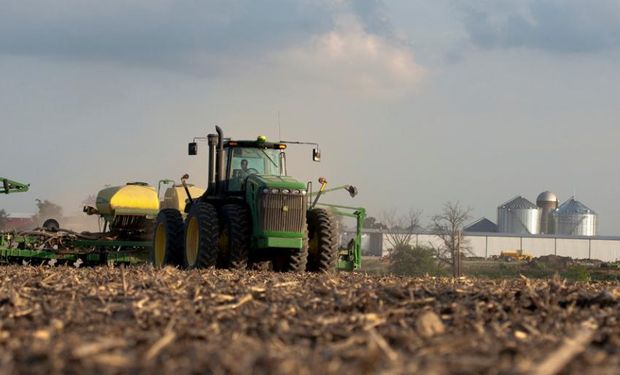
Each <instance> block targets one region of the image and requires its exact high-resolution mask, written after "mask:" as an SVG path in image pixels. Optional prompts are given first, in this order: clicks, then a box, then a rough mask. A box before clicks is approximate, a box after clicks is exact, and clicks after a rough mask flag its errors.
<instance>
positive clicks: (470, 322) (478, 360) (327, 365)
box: [0, 266, 620, 374]
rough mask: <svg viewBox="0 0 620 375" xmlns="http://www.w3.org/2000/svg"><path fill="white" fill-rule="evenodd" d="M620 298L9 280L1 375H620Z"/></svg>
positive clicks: (61, 276) (605, 286)
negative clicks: (34, 374) (213, 374)
mask: <svg viewBox="0 0 620 375" xmlns="http://www.w3.org/2000/svg"><path fill="white" fill-rule="evenodd" d="M619 298H620V287H619V285H618V284H614V283H590V284H574V283H568V282H564V281H562V280H560V279H555V280H551V281H533V280H527V279H517V280H513V281H484V280H469V279H463V280H458V281H452V280H450V279H432V278H426V279H409V278H396V277H377V276H366V275H363V274H340V275H337V276H326V275H314V274H306V275H296V274H278V273H270V272H229V271H212V270H209V271H180V270H177V269H173V268H166V269H163V270H155V269H152V268H150V267H146V266H144V267H128V268H126V269H125V268H118V267H117V268H109V267H99V268H77V269H76V268H71V267H30V266H2V267H0V372H3V373H45V374H49V373H82V374H83V373H143V374H151V373H175V374H184V373H215V374H220V373H234V374H247V373H256V374H263V373H290V374H310V373H313V374H319V373H341V374H347V373H413V372H419V373H428V374H469V373H471V374H474V373H475V374H477V373H487V374H526V373H539V374H552V373H558V372H561V373H568V374H586V373H591V374H605V373H608V374H617V373H618V371H619V370H618V369H619V368H620V326H619V325H618V319H620V310H619V305H618V301H619Z"/></svg>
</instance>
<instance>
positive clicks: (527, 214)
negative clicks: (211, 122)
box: [497, 196, 541, 234]
mask: <svg viewBox="0 0 620 375" xmlns="http://www.w3.org/2000/svg"><path fill="white" fill-rule="evenodd" d="M540 211H541V209H540V208H539V207H537V206H536V205H535V204H534V203H532V202H530V201H529V200H527V199H525V198H523V197H521V196H518V197H516V198H514V199H512V200H510V201H508V202H506V203H504V204H502V205H501V206H499V207H497V227H498V228H497V229H498V232H502V233H517V234H538V233H540Z"/></svg>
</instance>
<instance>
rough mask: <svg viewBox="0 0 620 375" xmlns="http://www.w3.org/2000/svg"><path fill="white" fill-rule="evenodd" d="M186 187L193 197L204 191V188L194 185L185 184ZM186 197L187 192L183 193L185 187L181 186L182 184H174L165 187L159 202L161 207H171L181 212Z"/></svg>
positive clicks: (183, 208)
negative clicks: (162, 198)
mask: <svg viewBox="0 0 620 375" xmlns="http://www.w3.org/2000/svg"><path fill="white" fill-rule="evenodd" d="M187 188H188V190H189V193H190V195H191V196H192V198H193V199H196V198H198V197H200V196H201V195H202V194H204V192H205V189H202V188H199V187H197V186H194V185H187ZM186 199H187V194H186V193H185V188H183V185H174V186H173V187H169V188H168V189H166V192H165V193H164V200H163V201H162V202H161V208H162V209H164V208H173V209H175V210H179V211H181V212H183V210H185V200H186Z"/></svg>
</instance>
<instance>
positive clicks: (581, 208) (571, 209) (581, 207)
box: [557, 197, 596, 215]
mask: <svg viewBox="0 0 620 375" xmlns="http://www.w3.org/2000/svg"><path fill="white" fill-rule="evenodd" d="M557 213H559V214H566V215H575V214H593V215H596V212H594V211H592V210H591V209H590V208H589V207H588V206H586V205H585V204H583V203H581V202H579V201H578V200H576V199H575V197H571V198H570V199H569V200H567V201H566V202H564V203H562V204H561V205H560V207H558V209H557Z"/></svg>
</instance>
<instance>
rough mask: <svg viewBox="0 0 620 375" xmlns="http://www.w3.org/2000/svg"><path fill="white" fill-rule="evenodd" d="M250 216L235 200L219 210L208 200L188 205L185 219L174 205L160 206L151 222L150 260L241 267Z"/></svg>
mask: <svg viewBox="0 0 620 375" xmlns="http://www.w3.org/2000/svg"><path fill="white" fill-rule="evenodd" d="M250 235H251V233H250V217H249V212H248V210H247V209H246V208H245V207H243V206H241V205H237V204H226V205H224V206H222V207H221V209H220V212H219V213H218V210H217V209H216V208H215V207H214V206H213V205H212V204H210V203H206V202H196V203H194V204H193V205H192V207H191V209H190V211H189V213H188V214H187V217H186V218H185V223H184V222H183V217H182V215H181V213H180V212H179V211H177V210H174V209H164V210H161V212H160V213H159V215H158V216H157V220H156V224H155V234H154V237H153V238H154V239H153V247H152V249H151V262H152V264H153V265H154V266H155V267H163V266H165V265H173V266H180V267H182V268H211V267H216V266H217V267H218V268H233V269H245V268H247V266H248V259H249V253H250Z"/></svg>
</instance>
